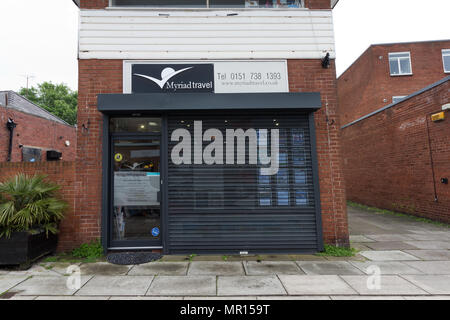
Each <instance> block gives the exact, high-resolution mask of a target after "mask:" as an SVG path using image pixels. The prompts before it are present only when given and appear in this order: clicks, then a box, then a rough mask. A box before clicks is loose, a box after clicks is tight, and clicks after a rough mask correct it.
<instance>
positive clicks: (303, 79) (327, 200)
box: [288, 60, 348, 245]
mask: <svg viewBox="0 0 450 320" xmlns="http://www.w3.org/2000/svg"><path fill="white" fill-rule="evenodd" d="M288 72H289V86H290V89H289V90H290V91H291V92H320V93H321V97H322V109H320V110H319V111H317V112H316V113H315V124H316V136H317V139H316V141H317V153H318V161H319V180H320V200H321V207H322V220H323V236H324V241H325V242H326V243H329V244H339V245H348V222H347V208H346V204H345V185H344V178H343V173H342V164H341V154H340V138H339V134H340V130H339V128H340V120H339V117H338V114H337V89H336V69H335V61H334V60H331V66H330V68H329V69H323V68H322V65H321V62H320V60H288Z"/></svg>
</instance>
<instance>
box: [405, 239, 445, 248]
mask: <svg viewBox="0 0 450 320" xmlns="http://www.w3.org/2000/svg"><path fill="white" fill-rule="evenodd" d="M406 243H407V244H410V245H412V246H414V247H416V248H417V249H430V250H447V249H450V241H406Z"/></svg>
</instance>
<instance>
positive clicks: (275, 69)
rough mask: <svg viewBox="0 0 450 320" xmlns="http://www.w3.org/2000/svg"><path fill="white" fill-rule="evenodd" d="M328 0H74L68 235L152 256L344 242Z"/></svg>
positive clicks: (302, 248)
mask: <svg viewBox="0 0 450 320" xmlns="http://www.w3.org/2000/svg"><path fill="white" fill-rule="evenodd" d="M336 2H337V1H330V0H305V1H291V0H289V1H247V0H242V1H220V0H217V1H213V0H211V1H206V0H198V1H189V2H185V1H183V0H179V1H172V2H170V5H167V2H163V1H154V0H149V1H121V0H114V1H105V0H80V1H75V3H76V4H77V5H78V6H79V7H80V30H79V35H80V37H79V108H78V126H79V131H78V141H77V161H76V168H75V172H76V182H75V183H76V185H77V188H76V189H77V190H78V191H77V192H78V193H77V196H76V202H75V210H74V216H73V217H72V218H73V219H72V221H73V226H74V230H76V232H75V234H74V235H73V239H74V243H76V242H78V243H81V242H86V241H89V240H92V239H96V238H99V237H101V239H102V243H103V245H104V247H105V249H110V250H113V249H143V248H145V249H153V250H160V251H161V250H162V252H163V253H165V254H173V253H231V254H246V253H248V254H252V253H262V252H266V253H267V252H276V253H281V252H286V253H295V252H317V251H319V250H321V249H322V248H323V242H326V243H330V244H337V245H348V243H349V241H348V226H347V215H346V205H345V188H344V181H343V176H342V170H341V155H340V142H339V138H338V136H339V128H340V121H339V118H338V116H337V112H336V109H337V91H336V90H337V89H336V71H335V51H334V38H333V24H332V7H333V6H334V5H335V4H336ZM163 4H165V5H164V6H163ZM181 6H183V7H184V9H180V7H181ZM274 9H275V10H274ZM235 138H236V139H235ZM235 147H236V148H235ZM269 153H270V156H269Z"/></svg>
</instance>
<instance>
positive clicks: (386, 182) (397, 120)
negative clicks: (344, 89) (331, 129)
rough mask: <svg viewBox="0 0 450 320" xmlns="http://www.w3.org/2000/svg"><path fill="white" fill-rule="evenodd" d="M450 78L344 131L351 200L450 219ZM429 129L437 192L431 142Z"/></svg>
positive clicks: (344, 154)
mask: <svg viewBox="0 0 450 320" xmlns="http://www.w3.org/2000/svg"><path fill="white" fill-rule="evenodd" d="M449 102H450V81H447V82H446V83H444V84H442V85H440V86H438V87H435V88H433V89H431V90H429V91H426V92H424V93H422V94H420V95H418V96H416V97H413V98H411V99H408V100H406V101H404V102H401V103H399V104H397V105H396V106H394V107H392V108H390V109H387V110H385V111H383V112H380V113H378V114H376V115H374V116H372V117H370V118H367V119H365V120H362V121H360V122H358V123H356V124H354V125H352V126H349V127H347V128H344V129H343V130H342V146H343V147H342V154H343V159H344V176H345V180H346V186H347V198H348V199H349V200H351V201H355V202H358V203H363V204H366V205H369V206H374V207H378V208H384V209H389V210H394V211H397V212H404V213H408V214H412V215H416V216H420V217H427V218H430V219H434V220H439V221H444V222H450V186H449V185H445V184H441V183H440V179H441V178H444V177H446V178H450V165H449V160H450V143H449V137H450V125H449V121H450V112H446V117H447V118H446V119H445V121H442V122H432V121H431V120H430V113H434V112H439V111H440V110H441V107H442V105H444V104H446V103H449ZM427 124H428V126H429V131H430V141H431V151H432V157H433V164H434V171H435V175H434V176H435V180H436V191H437V196H438V201H437V202H435V196H434V183H433V174H432V166H431V159H430V147H429V144H428V134H427Z"/></svg>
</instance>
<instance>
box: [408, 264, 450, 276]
mask: <svg viewBox="0 0 450 320" xmlns="http://www.w3.org/2000/svg"><path fill="white" fill-rule="evenodd" d="M405 263H406V264H407V265H409V266H411V267H413V268H415V269H418V270H420V271H422V272H423V273H424V274H428V275H440V274H446V275H450V261H407V262H405Z"/></svg>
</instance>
